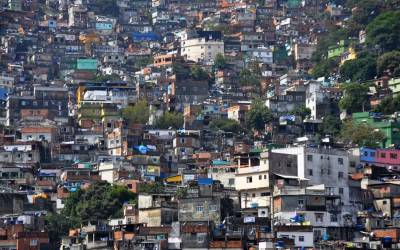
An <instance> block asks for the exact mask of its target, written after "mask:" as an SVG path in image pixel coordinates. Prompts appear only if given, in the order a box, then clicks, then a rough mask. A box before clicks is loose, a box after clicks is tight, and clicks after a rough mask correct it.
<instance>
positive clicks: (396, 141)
mask: <svg viewBox="0 0 400 250" xmlns="http://www.w3.org/2000/svg"><path fill="white" fill-rule="evenodd" d="M352 119H353V122H354V123H356V124H361V123H364V124H367V125H369V126H371V127H373V128H374V129H379V131H380V132H381V133H383V134H384V135H385V137H386V139H385V141H384V142H382V145H381V146H382V147H384V148H390V147H394V146H398V145H400V122H397V121H394V120H393V119H388V118H387V117H384V116H379V115H376V114H375V113H370V112H359V113H353V117H352Z"/></svg>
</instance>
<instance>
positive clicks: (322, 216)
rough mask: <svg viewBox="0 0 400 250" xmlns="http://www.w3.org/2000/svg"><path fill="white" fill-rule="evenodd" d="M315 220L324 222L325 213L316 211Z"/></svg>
mask: <svg viewBox="0 0 400 250" xmlns="http://www.w3.org/2000/svg"><path fill="white" fill-rule="evenodd" d="M314 215H315V221H316V222H324V214H323V213H315V214H314Z"/></svg>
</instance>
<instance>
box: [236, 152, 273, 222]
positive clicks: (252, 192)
mask: <svg viewBox="0 0 400 250" xmlns="http://www.w3.org/2000/svg"><path fill="white" fill-rule="evenodd" d="M268 170H269V161H268V159H265V160H261V161H260V160H259V156H255V157H254V158H252V157H251V156H250V155H249V156H248V157H241V158H239V159H238V168H237V172H236V177H235V189H236V190H237V191H238V192H239V193H240V197H241V204H240V206H241V208H242V209H247V208H255V209H257V208H264V209H265V208H266V207H269V206H270V199H271V197H270V189H269V175H268ZM260 215H261V216H260ZM259 216H260V217H262V216H268V211H267V209H265V210H260V209H259Z"/></svg>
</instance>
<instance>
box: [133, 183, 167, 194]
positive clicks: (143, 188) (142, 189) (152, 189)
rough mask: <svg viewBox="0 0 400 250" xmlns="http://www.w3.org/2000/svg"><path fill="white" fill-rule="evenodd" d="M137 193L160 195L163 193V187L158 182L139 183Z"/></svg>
mask: <svg viewBox="0 0 400 250" xmlns="http://www.w3.org/2000/svg"><path fill="white" fill-rule="evenodd" d="M138 192H139V193H146V194H161V193H163V192H164V186H163V185H162V184H161V183H159V182H154V183H139V186H138Z"/></svg>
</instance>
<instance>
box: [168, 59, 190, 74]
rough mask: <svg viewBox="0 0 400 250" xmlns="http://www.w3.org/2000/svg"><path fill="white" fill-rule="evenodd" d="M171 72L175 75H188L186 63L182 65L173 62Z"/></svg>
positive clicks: (188, 70)
mask: <svg viewBox="0 0 400 250" xmlns="http://www.w3.org/2000/svg"><path fill="white" fill-rule="evenodd" d="M172 72H173V73H174V74H177V75H182V76H185V77H189V75H190V68H188V67H186V65H183V64H181V63H177V62H174V63H172Z"/></svg>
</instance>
